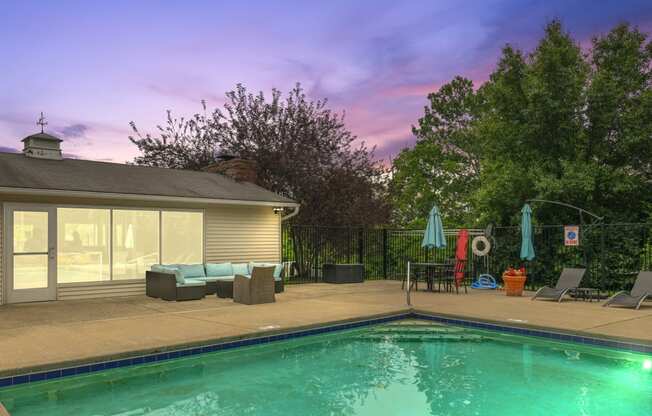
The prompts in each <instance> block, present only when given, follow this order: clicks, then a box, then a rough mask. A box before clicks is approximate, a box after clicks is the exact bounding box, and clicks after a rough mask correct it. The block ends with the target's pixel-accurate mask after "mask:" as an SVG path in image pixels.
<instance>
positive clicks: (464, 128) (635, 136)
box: [389, 21, 652, 226]
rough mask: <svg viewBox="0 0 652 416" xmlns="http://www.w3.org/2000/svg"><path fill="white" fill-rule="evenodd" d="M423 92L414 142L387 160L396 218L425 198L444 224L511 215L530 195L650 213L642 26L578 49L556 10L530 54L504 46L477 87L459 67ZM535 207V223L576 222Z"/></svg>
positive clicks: (416, 212) (651, 132)
mask: <svg viewBox="0 0 652 416" xmlns="http://www.w3.org/2000/svg"><path fill="white" fill-rule="evenodd" d="M428 98H429V101H430V105H429V107H426V109H425V114H424V117H422V118H421V119H420V120H419V126H418V127H417V128H415V129H414V132H415V135H416V137H417V144H416V145H415V147H414V148H413V149H406V150H404V151H403V152H402V153H401V154H400V156H399V157H398V158H397V159H396V160H395V163H394V166H393V168H394V171H393V177H392V180H391V182H390V185H389V189H390V190H391V195H392V200H393V201H396V202H395V203H396V210H397V215H396V216H395V218H396V220H397V222H399V223H400V224H410V223H411V222H413V221H416V220H418V219H419V218H423V217H424V216H425V215H424V214H425V209H426V207H427V206H428V205H431V204H432V203H433V202H437V203H438V204H439V205H440V207H441V208H442V211H443V215H444V217H445V221H446V222H447V225H460V226H462V225H465V226H473V225H480V226H481V225H485V224H486V223H487V222H497V223H499V224H510V223H511V224H514V223H517V222H518V218H519V209H520V207H521V206H522V205H523V203H524V201H525V200H527V199H529V198H540V199H552V200H561V201H564V202H568V203H571V204H574V205H578V206H581V207H583V208H585V209H588V210H590V211H594V212H596V213H598V214H599V215H604V216H605V217H606V221H629V222H637V221H646V220H648V219H649V218H650V214H651V209H650V207H651V205H652V193H651V192H650V191H652V176H651V172H652V42H649V41H648V40H647V36H646V35H645V34H644V33H642V32H640V31H639V30H638V29H636V28H632V27H630V26H628V25H627V24H622V25H619V26H617V27H615V28H614V29H613V30H612V31H610V32H609V33H608V34H606V35H603V36H598V37H596V38H595V39H593V41H592V47H591V49H590V50H589V51H588V52H586V53H585V52H583V51H582V49H581V48H580V46H579V45H578V43H577V42H575V41H574V40H573V39H572V37H571V36H570V35H569V34H568V33H567V32H565V31H564V29H563V27H562V25H561V23H560V22H559V21H552V22H550V23H549V24H548V25H547V26H546V28H545V35H544V36H543V38H542V39H541V41H540V42H539V44H538V46H537V47H536V48H535V49H534V51H533V52H532V53H530V54H525V53H523V52H521V51H519V50H517V49H515V48H513V47H512V46H510V45H507V46H506V47H505V48H504V49H503V51H502V54H501V56H500V58H499V60H498V63H497V66H496V69H495V71H494V72H493V73H492V74H491V75H490V78H489V81H487V82H486V83H485V84H483V85H482V86H480V88H478V89H477V90H476V91H474V90H473V88H472V85H471V84H470V82H469V81H465V80H463V79H461V78H459V77H456V78H455V79H453V80H452V81H451V82H450V83H449V84H446V85H444V86H443V87H441V88H440V90H439V91H437V92H435V93H433V94H430V95H429V97H428ZM460 166H464V167H465V169H462V170H461V169H460ZM421 196H423V199H424V201H421V200H420V199H421ZM534 214H535V219H536V220H537V221H538V222H539V223H546V224H560V223H572V222H576V221H578V218H577V214H576V213H574V212H572V211H565V210H559V209H557V208H555V207H554V206H546V205H541V206H537V207H536V209H535V213H534Z"/></svg>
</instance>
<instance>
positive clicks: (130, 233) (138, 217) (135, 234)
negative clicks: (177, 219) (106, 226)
mask: <svg viewBox="0 0 652 416" xmlns="http://www.w3.org/2000/svg"><path fill="white" fill-rule="evenodd" d="M158 246H159V212H158V211H151V210H150V211H136V210H117V209H114V210H113V279H114V280H119V279H143V278H144V277H145V272H146V271H147V270H149V267H150V266H151V265H152V264H157V263H158V262H159V259H158V256H159V247H158Z"/></svg>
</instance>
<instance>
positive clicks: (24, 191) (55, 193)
mask: <svg viewBox="0 0 652 416" xmlns="http://www.w3.org/2000/svg"><path fill="white" fill-rule="evenodd" d="M0 194H12V195H28V196H45V197H48V196H49V197H74V198H99V199H125V200H133V201H153V202H180V203H194V204H207V205H253V206H265V207H283V208H295V210H296V211H298V207H299V204H298V203H296V202H272V201H248V200H244V199H219V198H194V197H182V196H165V195H139V194H121V193H112V192H92V191H64V190H59V189H35V188H12V187H6V186H1V187H0ZM290 215H291V216H294V215H296V214H295V213H292V214H290Z"/></svg>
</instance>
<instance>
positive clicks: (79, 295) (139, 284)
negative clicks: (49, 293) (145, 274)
mask: <svg viewBox="0 0 652 416" xmlns="http://www.w3.org/2000/svg"><path fill="white" fill-rule="evenodd" d="M144 294H145V282H144V281H142V280H140V281H130V282H112V283H103V284H97V283H96V284H93V283H87V284H83V283H79V284H74V285H70V284H66V285H65V286H63V285H60V286H59V287H57V299H58V300H70V299H91V298H106V297H113V296H133V295H144Z"/></svg>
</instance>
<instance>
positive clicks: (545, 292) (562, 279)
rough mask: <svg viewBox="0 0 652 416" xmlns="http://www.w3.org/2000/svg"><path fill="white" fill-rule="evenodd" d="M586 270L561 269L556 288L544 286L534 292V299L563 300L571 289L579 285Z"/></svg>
mask: <svg viewBox="0 0 652 416" xmlns="http://www.w3.org/2000/svg"><path fill="white" fill-rule="evenodd" d="M585 272H586V269H572V268H564V269H563V270H562V271H561V275H560V276H559V280H557V285H555V287H554V288H552V287H548V286H544V287H542V288H541V289H539V290H538V291H537V293H535V294H534V296H532V300H534V299H537V298H543V299H551V300H556V301H557V302H561V300H562V298H563V297H564V295H565V294H566V293H567V292H568V291H569V290H572V289H576V288H578V287H579V285H580V282H581V281H582V277H583V276H584V273H585Z"/></svg>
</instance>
